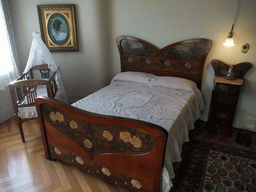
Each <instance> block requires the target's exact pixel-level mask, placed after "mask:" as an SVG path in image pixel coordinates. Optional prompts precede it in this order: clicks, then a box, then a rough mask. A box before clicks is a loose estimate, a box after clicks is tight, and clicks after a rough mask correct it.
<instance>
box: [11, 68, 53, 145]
mask: <svg viewBox="0 0 256 192" xmlns="http://www.w3.org/2000/svg"><path fill="white" fill-rule="evenodd" d="M55 76H56V72H53V71H52V70H51V69H49V67H48V64H42V65H36V66H33V67H32V68H31V69H30V70H29V71H28V72H27V73H23V74H22V75H21V76H19V77H18V78H17V79H16V80H14V81H12V82H11V83H9V90H10V94H11V99H12V103H13V108H14V115H15V120H16V122H17V124H18V127H19V131H20V135H21V139H22V141H23V142H25V137H24V133H23V128H22V123H23V122H25V121H28V120H31V119H37V118H38V117H37V112H36V107H35V98H36V97H37V96H48V97H51V98H54V97H55V95H56V93H57V91H58V86H57V83H56V80H55Z"/></svg>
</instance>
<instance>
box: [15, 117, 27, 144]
mask: <svg viewBox="0 0 256 192" xmlns="http://www.w3.org/2000/svg"><path fill="white" fill-rule="evenodd" d="M16 122H17V124H18V127H19V130H20V136H21V139H22V142H23V143H25V137H24V132H23V128H22V123H21V120H20V118H19V117H17V116H16Z"/></svg>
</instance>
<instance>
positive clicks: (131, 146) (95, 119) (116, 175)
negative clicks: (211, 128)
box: [36, 97, 168, 192]
mask: <svg viewBox="0 0 256 192" xmlns="http://www.w3.org/2000/svg"><path fill="white" fill-rule="evenodd" d="M36 106H37V112H38V117H39V121H40V127H41V131H42V136H43V142H44V149H45V155H46V158H47V159H49V160H55V159H57V160H62V161H65V162H67V163H69V164H72V165H75V166H78V167H79V168H81V169H82V170H84V171H86V172H89V173H90V174H93V175H97V176H99V177H101V178H103V179H105V180H107V181H109V182H112V183H115V184H117V185H120V186H123V187H125V188H128V189H129V191H146V192H149V191H160V186H161V172H162V167H163V162H164V153H165V146H166V139H167V134H168V133H167V131H166V130H164V129H163V128H161V127H159V126H157V125H154V124H150V123H146V122H142V121H137V120H131V119H126V118H119V117H109V116H103V115H98V114H93V113H90V112H86V111H82V110H79V109H77V108H74V107H71V106H69V105H66V104H64V103H62V102H59V101H56V100H54V99H50V98H46V97H41V98H37V99H36Z"/></svg>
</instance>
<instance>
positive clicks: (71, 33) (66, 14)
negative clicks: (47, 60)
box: [37, 4, 78, 52]
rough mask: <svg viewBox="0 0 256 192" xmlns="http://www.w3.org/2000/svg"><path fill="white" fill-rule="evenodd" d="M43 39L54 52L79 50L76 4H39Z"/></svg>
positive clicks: (38, 9)
mask: <svg viewBox="0 0 256 192" xmlns="http://www.w3.org/2000/svg"><path fill="white" fill-rule="evenodd" d="M37 11H38V17H39V24H40V30H41V36H42V40H43V41H44V42H45V44H46V46H47V47H48V48H49V50H50V51H52V52H62V51H78V42H77V32H76V17H75V5H73V4H61V5H37Z"/></svg>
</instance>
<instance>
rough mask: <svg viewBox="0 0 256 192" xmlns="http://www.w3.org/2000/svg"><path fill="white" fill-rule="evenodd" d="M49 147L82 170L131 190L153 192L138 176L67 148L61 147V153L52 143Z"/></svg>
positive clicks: (53, 155)
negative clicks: (121, 171)
mask: <svg viewBox="0 0 256 192" xmlns="http://www.w3.org/2000/svg"><path fill="white" fill-rule="evenodd" d="M49 149H50V152H51V155H52V157H53V158H54V159H59V160H61V161H64V162H66V163H68V164H72V165H74V166H78V167H79V168H81V169H82V170H84V171H86V172H88V173H90V174H92V175H98V176H101V177H102V178H103V179H106V180H108V181H110V182H112V183H115V184H117V185H121V186H124V187H126V188H128V189H129V191H144V192H152V191H150V190H148V189H145V188H143V185H142V184H141V182H140V181H139V180H138V179H137V178H135V177H134V176H133V175H132V176H128V175H126V174H118V173H119V171H117V170H115V169H113V168H108V167H105V166H102V165H101V164H99V163H96V162H94V163H92V162H91V160H88V159H86V158H82V157H80V156H78V155H76V154H74V153H73V152H70V151H67V150H65V149H61V150H62V151H63V153H61V152H60V151H61V150H60V149H59V148H57V147H55V146H54V145H51V144H50V145H49ZM117 175H118V176H117ZM144 187H145V186H144Z"/></svg>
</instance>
